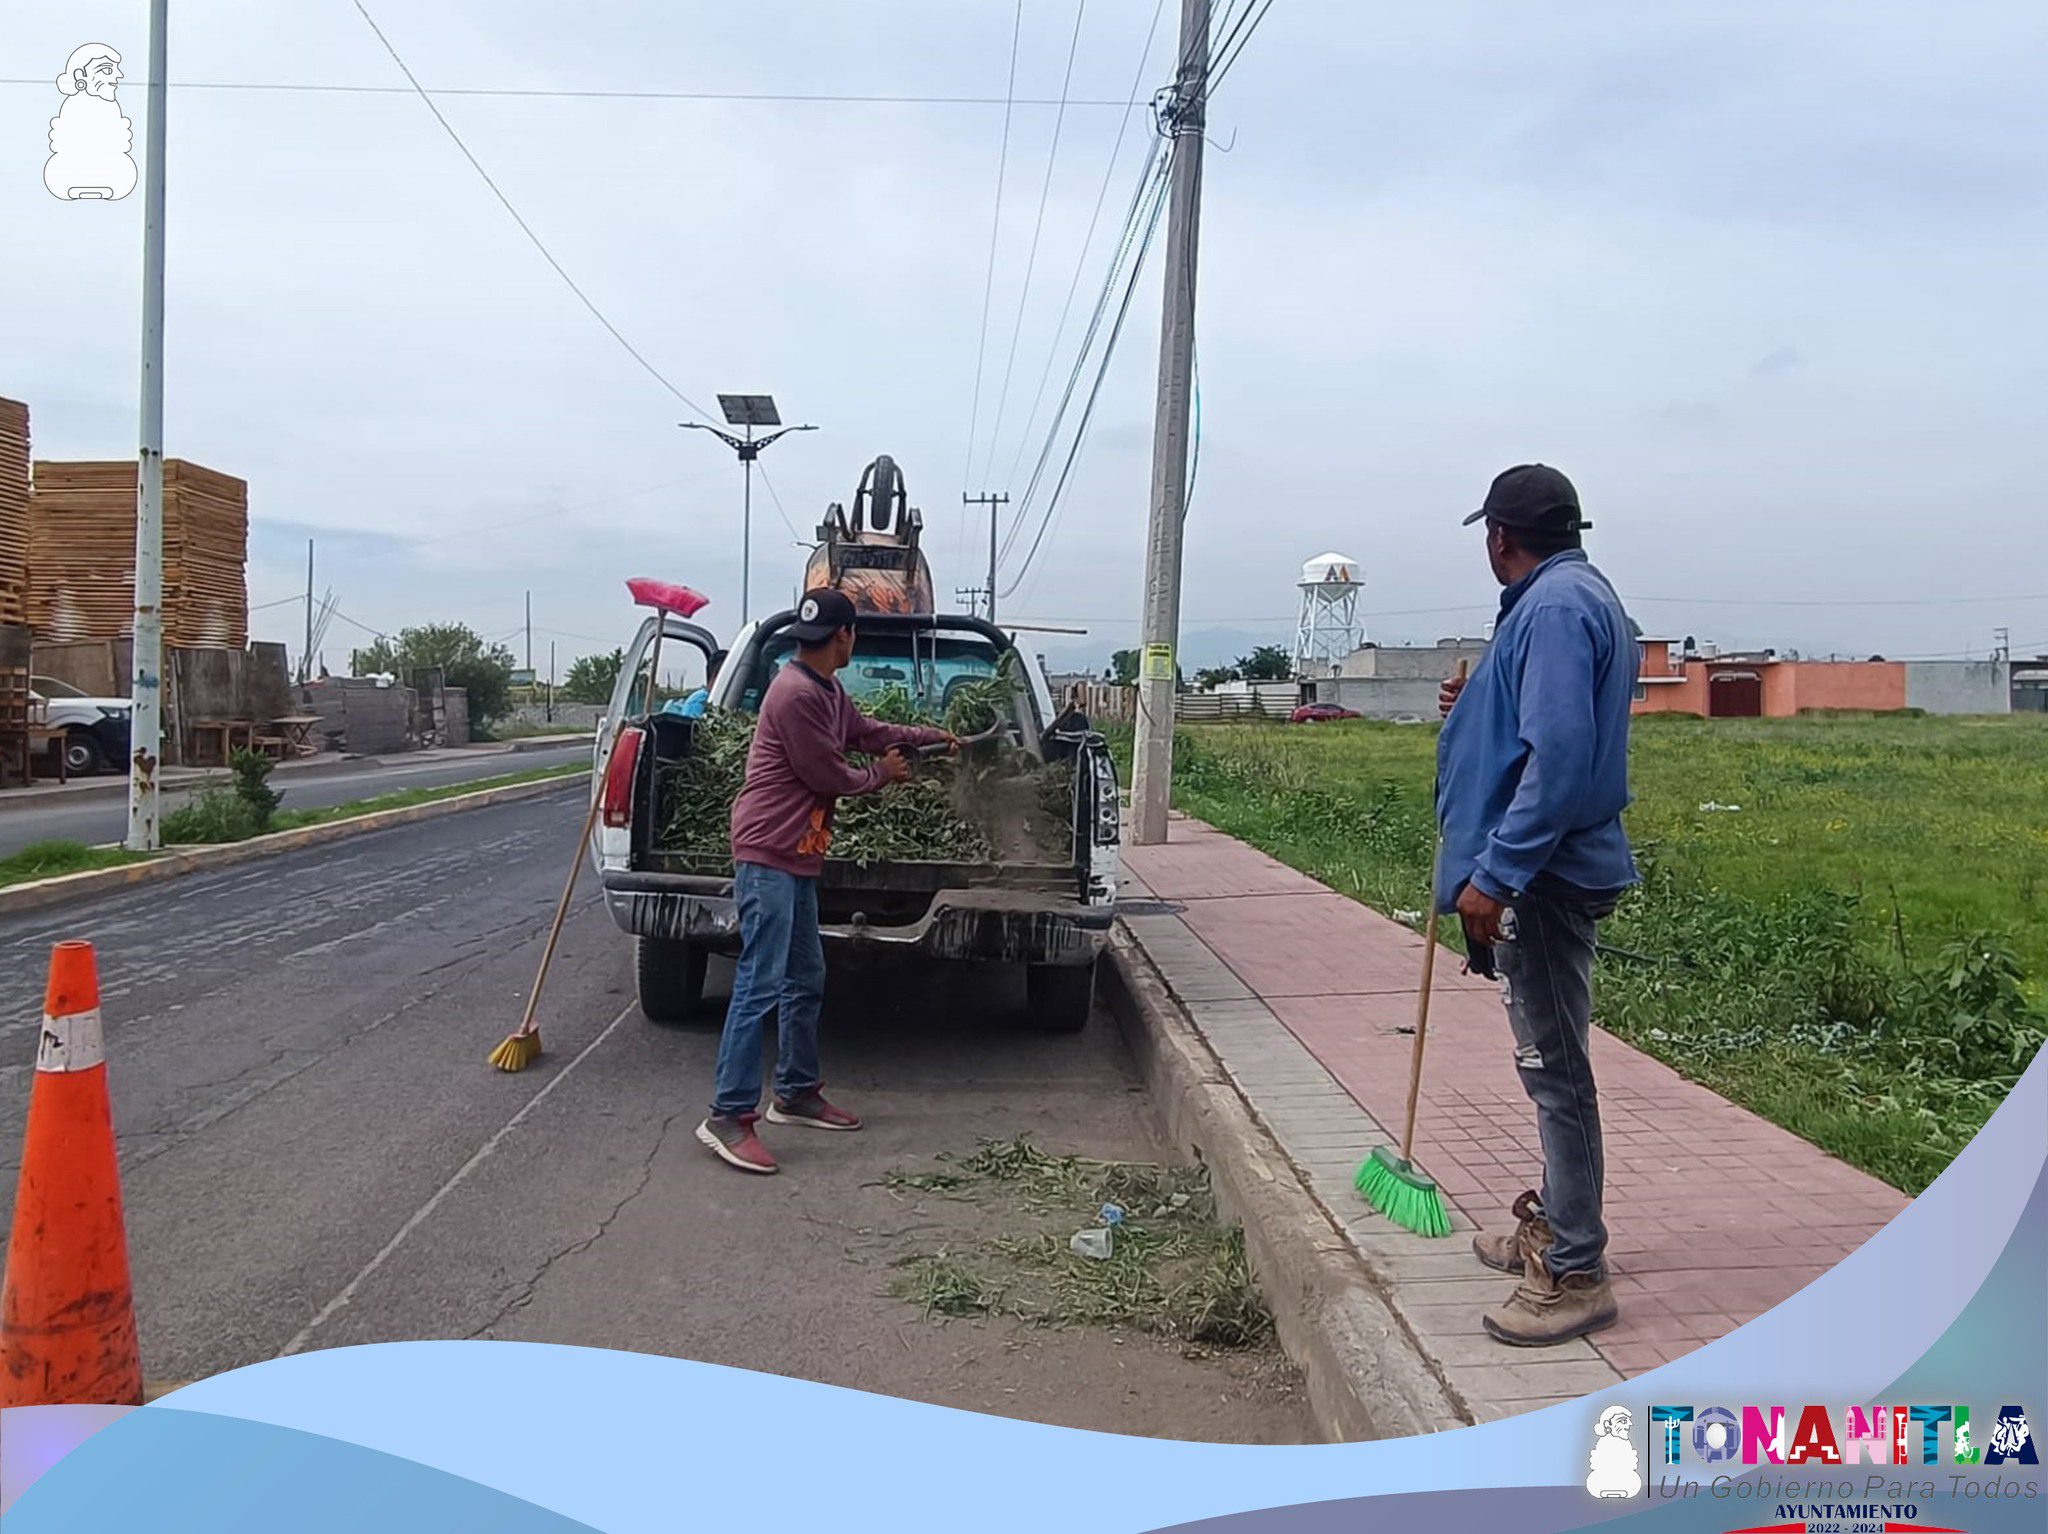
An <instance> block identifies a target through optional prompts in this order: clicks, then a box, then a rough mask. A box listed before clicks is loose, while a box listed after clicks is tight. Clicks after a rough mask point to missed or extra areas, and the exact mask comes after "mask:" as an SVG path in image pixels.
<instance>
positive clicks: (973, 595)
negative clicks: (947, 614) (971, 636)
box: [953, 586, 981, 618]
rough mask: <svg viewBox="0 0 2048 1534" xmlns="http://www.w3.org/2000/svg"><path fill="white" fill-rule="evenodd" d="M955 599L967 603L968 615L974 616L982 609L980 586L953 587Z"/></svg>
mask: <svg viewBox="0 0 2048 1534" xmlns="http://www.w3.org/2000/svg"><path fill="white" fill-rule="evenodd" d="M953 600H954V601H956V602H959V603H962V604H963V605H965V607H966V608H967V616H968V617H970V618H972V617H974V616H976V615H977V614H978V613H980V611H981V588H980V587H979V586H955V587H954V588H953Z"/></svg>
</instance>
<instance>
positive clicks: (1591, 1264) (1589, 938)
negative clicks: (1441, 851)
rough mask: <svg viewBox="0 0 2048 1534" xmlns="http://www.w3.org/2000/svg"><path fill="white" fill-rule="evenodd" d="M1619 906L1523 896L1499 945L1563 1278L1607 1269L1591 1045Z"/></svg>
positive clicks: (1553, 1263) (1547, 894)
mask: <svg viewBox="0 0 2048 1534" xmlns="http://www.w3.org/2000/svg"><path fill="white" fill-rule="evenodd" d="M1613 909H1614V902H1613V900H1612V898H1610V897H1605V896H1597V895H1588V896H1585V897H1579V896H1575V895H1572V894H1569V893H1565V892H1562V891H1558V890H1554V889H1545V890H1542V891H1540V892H1538V891H1528V892H1525V893H1523V894H1520V895H1517V896H1516V897H1515V899H1514V902H1513V904H1512V906H1511V907H1510V909H1509V910H1508V912H1507V913H1506V914H1505V915H1504V916H1503V918H1502V921H1501V941H1500V942H1499V943H1498V944H1496V945H1495V946H1494V948H1493V950H1492V953H1491V955H1490V959H1491V962H1492V965H1493V966H1494V967H1496V968H1497V969H1498V972H1499V978H1500V982H1501V996H1502V999H1503V1000H1504V1001H1505V1002H1506V1003H1507V1014H1508V1027H1509V1030H1510V1031H1511V1032H1512V1033H1513V1035H1514V1042H1515V1064H1516V1065H1517V1066H1519V1067H1520V1071H1519V1074H1520V1076H1521V1078H1522V1088H1523V1090H1524V1091H1526V1092H1527V1093H1528V1094H1529V1100H1530V1101H1531V1102H1532V1103H1534V1104H1535V1105H1536V1133H1537V1138H1538V1139H1539V1140H1540V1141H1541V1142H1542V1145H1543V1189H1542V1198H1543V1214H1544V1218H1546V1219H1547V1220H1548V1221H1549V1222H1550V1229H1551V1233H1552V1236H1553V1238H1554V1239H1553V1240H1552V1243H1551V1247H1550V1259H1549V1266H1550V1271H1551V1273H1552V1274H1553V1275H1555V1276H1556V1277H1559V1278H1563V1277H1564V1276H1565V1275H1566V1274H1569V1273H1592V1274H1604V1273H1605V1272H1606V1253H1607V1225H1606V1222H1605V1220H1604V1219H1603V1217H1602V1214H1603V1211H1602V1204H1603V1201H1604V1193H1605V1184H1606V1178H1607V1168H1606V1157H1605V1154H1604V1151H1605V1147H1604V1146H1603V1144H1602V1142H1601V1135H1600V1097H1599V1093H1598V1091H1597V1090H1596V1089H1595V1087H1594V1084H1593V1060H1592V1055H1591V1052H1590V1048H1589V1046H1590V1043H1591V1035H1592V1031H1593V955H1594V949H1595V937H1594V930H1595V923H1597V922H1598V921H1599V920H1600V919H1601V918H1602V917H1604V916H1606V915H1607V914H1608V913H1609V912H1610V911H1612V910H1613ZM1486 957H1487V956H1482V958H1481V964H1480V965H1476V966H1475V968H1483V966H1484V964H1485V962H1486Z"/></svg>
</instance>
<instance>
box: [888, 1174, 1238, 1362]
mask: <svg viewBox="0 0 2048 1534" xmlns="http://www.w3.org/2000/svg"><path fill="white" fill-rule="evenodd" d="M942 1159H944V1158H942ZM886 1181H887V1184H888V1186H891V1187H896V1188H904V1189H910V1190H915V1191H920V1192H929V1193H937V1194H940V1195H942V1196H945V1197H953V1198H972V1199H976V1200H991V1201H995V1202H998V1203H1001V1204H1005V1205H1008V1206H1012V1207H1014V1208H1015V1210H1016V1211H1017V1213H1018V1215H1019V1220H1020V1223H1030V1222H1028V1221H1027V1219H1026V1217H1036V1222H1035V1224H1034V1225H1033V1228H1029V1229H1026V1230H1022V1231H1020V1232H1019V1233H1018V1234H1016V1235H1013V1236H1006V1237H1003V1238H1001V1239H998V1240H995V1241H991V1242H988V1243H985V1244H984V1245H983V1246H982V1247H981V1248H979V1249H978V1250H977V1251H976V1252H974V1253H972V1254H967V1255H962V1254H957V1253H953V1252H950V1251H947V1250H943V1249H942V1250H940V1251H938V1252H935V1253H929V1254H923V1255H920V1256H916V1257H911V1258H906V1259H905V1260H904V1261H903V1262H902V1263H900V1264H898V1266H899V1268H900V1269H901V1272H900V1274H899V1276H898V1278H897V1280H896V1282H895V1284H894V1285H893V1286H892V1292H893V1293H895V1294H896V1295H898V1296H899V1297H901V1298H903V1299H906V1300H909V1301H910V1302H911V1303H912V1304H915V1305H918V1306H919V1307H920V1308H921V1309H923V1311H924V1313H925V1315H926V1316H927V1317H931V1316H958V1315H969V1314H994V1315H1005V1316H1010V1317H1014V1318H1016V1319H1018V1320H1022V1321H1027V1322H1030V1323H1032V1324H1034V1325H1040V1326H1107V1327H1117V1328H1123V1329H1128V1330H1132V1331H1142V1332H1147V1333H1151V1334H1153V1335H1156V1336H1162V1337H1170V1338H1173V1339H1174V1340H1176V1341H1179V1342H1183V1343H1186V1344H1189V1345H1191V1346H1199V1347H1211V1348H1219V1349H1240V1348H1256V1347H1262V1346H1264V1345H1265V1344H1267V1343H1268V1342H1270V1341H1271V1339H1272V1335H1273V1317H1272V1313H1271V1311H1269V1310H1268V1309H1267V1308H1266V1302H1265V1300H1264V1298H1263V1297H1262V1296H1261V1295H1260V1293H1259V1290H1258V1286H1257V1284H1256V1283H1254V1282H1253V1279H1252V1272H1251V1264H1250V1261H1249V1260H1248V1259H1247V1257H1246V1255H1245V1249H1244V1233H1243V1232H1242V1231H1241V1230H1239V1229H1237V1228H1236V1227H1235V1226H1225V1225H1223V1224H1222V1223H1221V1222H1220V1221H1219V1220H1218V1218H1217V1214H1216V1203H1215V1198H1214V1196H1213V1195H1212V1194H1211V1192H1210V1189H1209V1177H1208V1173H1207V1171H1206V1170H1205V1169H1203V1168H1201V1167H1176V1166H1156V1165H1151V1164H1147V1163H1143V1162H1128V1161H1090V1160H1087V1159H1085V1158H1083V1157H1078V1156H1056V1155H1053V1154H1051V1153H1050V1152H1047V1151H1044V1150H1041V1149H1039V1147H1037V1146H1036V1145H1034V1144H1032V1143H1031V1141H1030V1140H1029V1139H1028V1138H1026V1137H1024V1136H1021V1135H1020V1136H1018V1137H1016V1138H1014V1139H1009V1140H984V1141H982V1143H981V1145H980V1146H979V1148H977V1149H976V1150H975V1151H974V1152H973V1154H971V1155H969V1156H967V1157H965V1158H963V1159H961V1160H958V1161H951V1162H949V1163H948V1164H947V1165H946V1166H945V1167H943V1168H942V1169H940V1170H938V1171H920V1172H901V1171H898V1172H892V1173H891V1174H890V1175H889V1177H888V1178H887V1179H886ZM1112 1203H1113V1204H1117V1205H1119V1206H1120V1207H1121V1208H1122V1209H1123V1210H1124V1211H1125V1214H1124V1219H1123V1223H1122V1224H1120V1225H1119V1226H1117V1227H1116V1233H1115V1248H1114V1251H1113V1253H1112V1255H1111V1256H1110V1257H1109V1258H1108V1259H1107V1260H1102V1261H1098V1260H1095V1259H1091V1258H1085V1257H1077V1256H1075V1255H1074V1254H1073V1253H1072V1252H1070V1251H1069V1250H1068V1249H1067V1238H1068V1236H1069V1235H1070V1234H1071V1233H1072V1231H1073V1230H1074V1229H1075V1228H1076V1227H1077V1226H1081V1225H1087V1224H1091V1223H1093V1221H1094V1219H1095V1216H1096V1214H1097V1212H1098V1211H1099V1210H1100V1209H1101V1207H1102V1206H1103V1205H1104V1204H1112Z"/></svg>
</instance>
